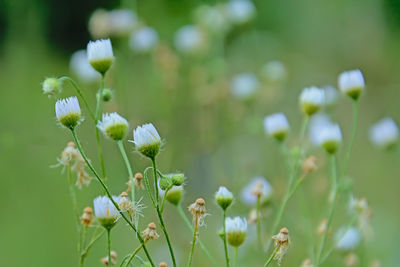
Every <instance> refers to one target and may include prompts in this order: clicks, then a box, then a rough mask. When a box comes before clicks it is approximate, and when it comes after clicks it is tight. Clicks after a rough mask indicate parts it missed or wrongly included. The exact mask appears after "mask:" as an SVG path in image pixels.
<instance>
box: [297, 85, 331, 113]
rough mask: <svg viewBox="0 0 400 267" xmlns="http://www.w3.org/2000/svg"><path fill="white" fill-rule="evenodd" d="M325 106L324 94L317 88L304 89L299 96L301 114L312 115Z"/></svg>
mask: <svg viewBox="0 0 400 267" xmlns="http://www.w3.org/2000/svg"><path fill="white" fill-rule="evenodd" d="M324 105H325V92H324V90H322V89H320V88H318V87H315V86H313V87H309V88H305V89H304V90H303V91H302V92H301V94H300V106H301V108H302V110H303V112H304V113H305V114H306V115H308V116H311V115H314V114H315V113H317V112H318V111H320V110H321V108H322V107H323V106H324Z"/></svg>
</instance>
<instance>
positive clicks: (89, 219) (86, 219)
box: [81, 207, 94, 227]
mask: <svg viewBox="0 0 400 267" xmlns="http://www.w3.org/2000/svg"><path fill="white" fill-rule="evenodd" d="M93 220H94V216H93V209H92V208H91V207H86V208H84V209H83V214H82V217H81V222H82V224H83V225H84V226H86V227H88V226H90V225H91V224H92V223H93Z"/></svg>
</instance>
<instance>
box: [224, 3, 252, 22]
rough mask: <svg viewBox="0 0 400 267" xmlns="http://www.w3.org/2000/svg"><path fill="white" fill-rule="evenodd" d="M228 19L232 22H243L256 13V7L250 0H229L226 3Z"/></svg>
mask: <svg viewBox="0 0 400 267" xmlns="http://www.w3.org/2000/svg"><path fill="white" fill-rule="evenodd" d="M226 13H227V16H228V19H229V21H230V22H231V23H233V24H244V23H246V22H249V21H250V20H251V19H253V18H254V16H255V15H256V7H255V5H254V4H253V2H252V1H250V0H230V1H228V2H227V3H226Z"/></svg>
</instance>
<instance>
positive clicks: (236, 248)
mask: <svg viewBox="0 0 400 267" xmlns="http://www.w3.org/2000/svg"><path fill="white" fill-rule="evenodd" d="M234 250H235V254H234V260H233V267H236V265H237V258H238V247H235V249H234Z"/></svg>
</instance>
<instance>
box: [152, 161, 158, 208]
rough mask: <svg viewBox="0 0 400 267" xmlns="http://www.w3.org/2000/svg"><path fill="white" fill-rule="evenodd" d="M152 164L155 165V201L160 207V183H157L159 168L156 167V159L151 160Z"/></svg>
mask: <svg viewBox="0 0 400 267" xmlns="http://www.w3.org/2000/svg"><path fill="white" fill-rule="evenodd" d="M151 161H152V164H153V171H154V191H155V195H156V197H155V201H156V203H157V207H158V183H157V179H158V175H157V167H156V159H155V158H153V159H151Z"/></svg>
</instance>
